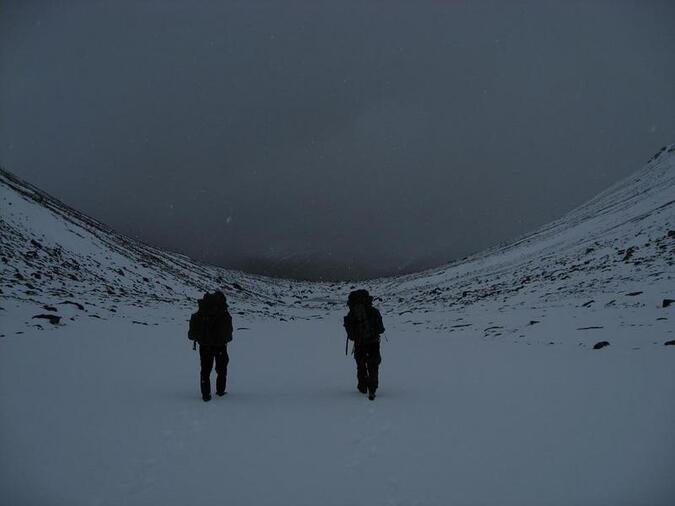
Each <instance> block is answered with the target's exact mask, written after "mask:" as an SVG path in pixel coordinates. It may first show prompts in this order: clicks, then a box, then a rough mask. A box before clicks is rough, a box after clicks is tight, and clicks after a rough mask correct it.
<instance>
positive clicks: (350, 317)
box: [344, 304, 384, 345]
mask: <svg viewBox="0 0 675 506" xmlns="http://www.w3.org/2000/svg"><path fill="white" fill-rule="evenodd" d="M344 326H345V330H346V331H347V337H348V338H349V339H350V340H351V341H354V344H356V345H359V344H370V343H377V342H379V341H380V334H382V333H384V325H383V323H382V315H380V312H379V311H378V310H377V309H375V308H374V307H372V306H370V305H366V304H355V305H353V306H351V307H350V308H349V313H348V314H347V316H345V318H344Z"/></svg>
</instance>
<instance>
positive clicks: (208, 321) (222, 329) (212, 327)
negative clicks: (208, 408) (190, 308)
mask: <svg viewBox="0 0 675 506" xmlns="http://www.w3.org/2000/svg"><path fill="white" fill-rule="evenodd" d="M188 338H189V339H191V340H192V341H194V343H195V346H196V344H197V343H199V361H200V364H201V371H200V387H201V392H202V400H204V402H208V401H210V400H211V369H213V362H214V361H215V363H216V395H218V396H220V397H222V396H223V395H225V386H226V383H227V364H228V363H229V362H230V357H229V356H228V354H227V343H229V342H230V341H232V317H231V316H230V313H229V312H228V311H227V299H226V298H225V294H224V293H223V292H221V291H216V292H215V293H206V294H204V297H203V298H201V299H200V300H199V309H198V310H197V312H196V313H193V314H192V316H191V317H190V328H189V330H188Z"/></svg>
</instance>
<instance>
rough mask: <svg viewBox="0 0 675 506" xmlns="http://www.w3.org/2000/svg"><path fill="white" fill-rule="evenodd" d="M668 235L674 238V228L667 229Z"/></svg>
mask: <svg viewBox="0 0 675 506" xmlns="http://www.w3.org/2000/svg"><path fill="white" fill-rule="evenodd" d="M668 237H670V238H671V239H675V230H668Z"/></svg>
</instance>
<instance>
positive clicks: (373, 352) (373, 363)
mask: <svg viewBox="0 0 675 506" xmlns="http://www.w3.org/2000/svg"><path fill="white" fill-rule="evenodd" d="M354 360H356V378H357V380H358V382H359V383H358V386H357V388H358V389H359V390H360V391H361V392H364V393H365V392H366V390H367V391H368V392H370V393H375V391H376V390H377V387H378V386H379V376H378V374H379V368H380V362H382V356H381V355H380V343H379V341H378V342H374V343H367V344H355V345H354Z"/></svg>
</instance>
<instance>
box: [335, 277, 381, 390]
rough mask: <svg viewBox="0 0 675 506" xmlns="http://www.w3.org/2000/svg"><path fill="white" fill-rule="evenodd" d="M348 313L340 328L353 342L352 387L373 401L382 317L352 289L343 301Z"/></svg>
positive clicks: (370, 301)
mask: <svg viewBox="0 0 675 506" xmlns="http://www.w3.org/2000/svg"><path fill="white" fill-rule="evenodd" d="M347 305H348V306H349V313H348V314H347V316H345V319H344V325H345V330H346V331H347V339H349V340H350V341H354V360H356V378H357V381H358V383H357V386H356V388H357V389H358V390H359V392H361V393H362V394H365V393H367V394H368V399H370V400H371V401H372V400H374V399H375V392H376V391H377V387H378V381H379V378H378V368H379V366H380V362H381V361H382V357H381V356H380V334H382V333H383V332H384V325H382V316H381V315H380V312H379V311H378V310H377V309H375V308H374V307H373V298H372V297H371V296H370V294H369V293H368V291H367V290H355V291H353V292H351V293H350V294H349V299H348V300H347Z"/></svg>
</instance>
